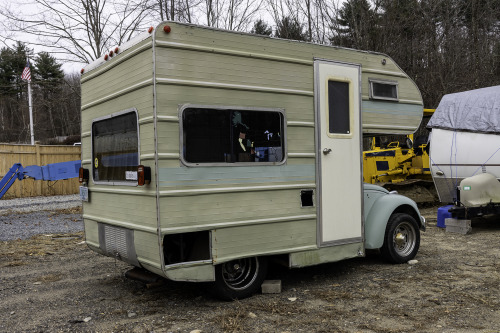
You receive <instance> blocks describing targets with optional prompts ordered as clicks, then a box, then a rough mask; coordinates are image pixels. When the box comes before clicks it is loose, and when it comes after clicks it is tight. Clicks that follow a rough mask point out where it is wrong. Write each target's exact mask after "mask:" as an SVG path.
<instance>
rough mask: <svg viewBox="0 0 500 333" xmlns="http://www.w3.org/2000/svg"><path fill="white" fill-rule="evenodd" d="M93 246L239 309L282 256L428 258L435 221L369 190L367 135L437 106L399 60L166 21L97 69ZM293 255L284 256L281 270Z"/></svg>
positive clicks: (301, 261) (91, 142)
mask: <svg viewBox="0 0 500 333" xmlns="http://www.w3.org/2000/svg"><path fill="white" fill-rule="evenodd" d="M81 85H82V169H81V173H80V180H81V182H82V186H81V190H80V193H81V197H82V199H83V200H84V204H83V212H84V213H83V218H84V223H85V237H86V243H87V244H88V246H89V247H90V248H91V249H92V250H94V251H96V252H98V253H101V254H103V255H107V256H111V257H115V258H119V259H121V260H123V261H125V262H127V263H129V264H131V265H133V266H136V267H140V268H143V269H146V270H148V271H150V272H153V273H156V274H158V275H160V276H163V277H165V278H168V279H171V280H176V281H205V282H207V281H212V282H213V284H214V288H213V290H214V291H215V292H216V293H217V295H218V296H219V297H221V298H223V299H235V298H243V297H247V296H249V295H251V294H252V293H254V292H255V291H257V290H258V289H259V288H260V285H261V283H262V282H263V280H264V279H265V275H266V269H267V266H268V265H269V264H271V263H274V262H276V261H279V262H284V263H285V264H286V265H287V266H289V267H304V266H309V265H316V264H320V263H326V262H333V261H338V260H342V259H347V258H354V257H362V256H364V255H365V250H367V249H381V252H382V254H383V255H384V256H385V257H386V258H388V259H389V260H390V261H392V262H396V263H402V262H406V261H408V260H410V259H412V258H413V257H415V255H416V253H417V251H418V248H419V243H420V233H419V230H420V229H424V228H425V220H424V219H423V217H422V216H421V215H420V213H419V211H418V208H417V206H416V204H415V203H414V202H413V201H412V200H410V199H408V198H406V197H403V196H400V195H397V194H394V193H389V192H388V191H386V190H384V189H382V188H380V187H377V186H374V185H368V184H365V185H364V184H363V182H362V179H363V175H362V170H363V169H362V137H363V135H373V134H380V133H385V134H409V133H412V132H414V131H415V130H416V129H417V127H418V126H419V124H420V120H421V117H422V110H423V103H422V98H421V95H420V92H419V90H418V88H417V87H416V85H415V84H414V82H413V81H412V80H411V79H410V78H409V77H408V76H407V75H406V74H405V73H404V72H403V71H402V70H401V69H400V68H399V67H398V66H397V65H396V64H395V63H394V61H393V60H392V59H391V58H389V57H388V56H386V55H384V54H379V53H372V52H363V51H356V50H352V49H345V48H340V47H331V46H321V45H315V44H311V43H306V42H297V41H290V40H282V39H276V38H270V37H264V36H257V35H251V34H246V33H238V32H231V31H223V30H218V29H213V28H207V27H200V26H195V25H189V24H180V23H175V22H163V23H161V24H159V25H158V26H157V27H155V28H151V29H150V31H148V32H147V33H144V34H141V35H138V36H137V37H136V38H134V39H133V40H131V41H129V42H127V43H125V44H124V45H121V46H118V47H116V48H115V49H113V50H111V51H110V52H109V53H108V54H106V55H105V56H104V57H103V58H101V59H98V60H96V61H95V62H93V63H91V64H89V65H88V66H86V67H85V68H84V69H83V70H82V77H81ZM275 259H279V260H275Z"/></svg>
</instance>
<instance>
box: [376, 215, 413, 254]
mask: <svg viewBox="0 0 500 333" xmlns="http://www.w3.org/2000/svg"><path fill="white" fill-rule="evenodd" d="M419 247H420V230H419V228H418V224H417V222H416V221H415V219H414V218H413V217H412V216H411V215H408V214H405V213H396V214H392V215H391V217H390V218H389V222H388V223H387V227H386V229H385V237H384V245H382V248H381V249H380V252H381V253H382V255H383V256H384V257H385V259H387V260H388V261H390V262H392V263H395V264H402V263H405V262H408V261H409V260H411V259H413V258H415V256H416V255H417V252H418V249H419Z"/></svg>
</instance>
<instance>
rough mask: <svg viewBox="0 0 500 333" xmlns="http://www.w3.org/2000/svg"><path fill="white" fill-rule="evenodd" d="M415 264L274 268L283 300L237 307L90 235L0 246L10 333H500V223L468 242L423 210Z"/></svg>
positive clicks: (487, 222)
mask: <svg viewBox="0 0 500 333" xmlns="http://www.w3.org/2000/svg"><path fill="white" fill-rule="evenodd" d="M421 212H422V214H423V215H424V216H425V217H426V219H427V221H428V222H429V224H428V229H427V231H426V232H423V233H422V239H421V247H420V251H419V253H418V255H417V257H416V259H417V260H418V262H417V263H416V264H414V265H408V264H402V265H390V264H387V263H386V262H384V261H383V260H382V259H381V257H380V256H379V255H378V253H377V252H376V251H374V252H370V253H367V254H368V255H367V257H366V258H356V259H350V260H344V261H340V262H335V263H329V264H324V265H318V266H313V267H305V268H301V269H292V270H289V269H287V268H284V267H281V266H278V265H272V266H271V267H270V272H269V275H268V279H270V280H281V282H282V292H281V293H279V294H256V295H254V296H253V297H250V298H247V299H243V300H240V301H235V302H220V301H218V300H216V299H214V298H213V297H211V296H210V294H209V292H208V288H210V285H207V284H203V283H181V282H173V281H168V280H161V281H160V282H159V283H152V284H147V285H145V284H143V283H140V282H137V281H133V280H128V279H126V278H124V273H125V272H126V271H127V270H129V269H130V268H131V267H130V266H129V265H127V264H125V263H123V262H121V261H119V260H116V259H114V258H109V257H105V256H102V255H99V254H97V253H95V252H93V251H91V250H90V249H88V247H87V246H86V245H85V244H84V243H83V237H84V236H83V232H78V233H74V234H66V235H65V236H64V237H60V236H57V237H54V236H46V235H43V234H42V235H38V236H34V237H33V238H30V239H27V240H12V241H0V332H33V333H38V332H71V333H73V332H132V333H142V332H156V333H169V332H172V333H181V332H182V333H190V332H196V331H197V330H198V332H199V331H201V332H202V333H219V332H228V333H229V332H238V333H239V332H245V333H252V332H255V333H262V332H266V333H267V332H270V333H285V332H289V333H300V332H325V333H326V332H338V333H361V332H362V333H403V332H408V333H420V332H426V333H492V332H500V330H499V328H500V247H499V246H498V244H500V223H498V222H499V221H498V217H496V218H492V219H479V220H478V221H473V222H472V232H471V233H470V234H468V235H460V234H453V233H449V232H446V231H445V230H443V229H441V228H438V227H437V226H436V216H437V206H436V207H431V208H425V209H422V210H421Z"/></svg>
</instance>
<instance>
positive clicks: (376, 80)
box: [368, 78, 399, 102]
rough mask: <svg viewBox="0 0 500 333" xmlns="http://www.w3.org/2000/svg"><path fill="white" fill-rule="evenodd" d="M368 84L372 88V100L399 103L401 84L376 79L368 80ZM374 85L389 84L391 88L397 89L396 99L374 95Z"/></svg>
mask: <svg viewBox="0 0 500 333" xmlns="http://www.w3.org/2000/svg"><path fill="white" fill-rule="evenodd" d="M368 83H369V86H370V99H375V100H381V101H391V102H399V82H398V81H395V80H386V79H376V78H368ZM374 83H380V84H388V85H391V86H395V87H396V98H393V97H383V96H376V95H374V93H373V90H374V89H373V84H374Z"/></svg>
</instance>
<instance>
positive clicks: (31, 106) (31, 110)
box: [28, 80, 35, 146]
mask: <svg viewBox="0 0 500 333" xmlns="http://www.w3.org/2000/svg"><path fill="white" fill-rule="evenodd" d="M28 107H29V110H30V134H31V145H32V146H33V145H35V134H34V133H33V105H32V104H31V80H29V81H28Z"/></svg>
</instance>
